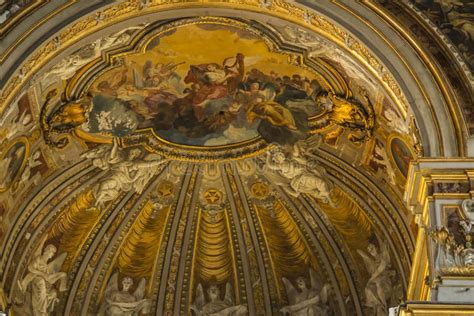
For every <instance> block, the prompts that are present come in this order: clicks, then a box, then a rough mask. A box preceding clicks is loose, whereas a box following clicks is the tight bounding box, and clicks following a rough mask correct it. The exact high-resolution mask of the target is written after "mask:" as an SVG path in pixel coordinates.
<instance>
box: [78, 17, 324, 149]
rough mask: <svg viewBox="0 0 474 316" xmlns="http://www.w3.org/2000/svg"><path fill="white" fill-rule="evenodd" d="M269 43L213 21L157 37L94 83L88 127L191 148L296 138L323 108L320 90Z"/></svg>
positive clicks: (304, 71) (308, 74)
mask: <svg viewBox="0 0 474 316" xmlns="http://www.w3.org/2000/svg"><path fill="white" fill-rule="evenodd" d="M269 46H271V45H270V44H269V43H268V42H267V41H266V40H265V39H263V38H260V37H258V36H257V35H256V34H254V33H252V32H250V31H247V30H242V29H239V28H236V27H233V26H228V25H220V24H212V23H204V24H190V25H184V26H181V27H178V28H175V29H172V30H169V31H167V32H165V33H162V34H161V35H159V36H157V37H155V38H154V39H151V40H150V41H149V42H148V44H147V46H146V49H145V50H144V51H142V52H140V53H133V54H130V55H126V56H125V57H124V58H123V62H122V63H121V64H120V65H119V66H117V67H114V68H111V69H109V70H108V71H106V72H105V73H103V74H102V75H100V76H99V77H98V78H97V79H96V80H95V81H94V83H93V84H92V86H91V88H90V89H89V93H90V94H91V95H92V96H93V98H92V101H93V106H92V109H91V111H90V113H89V123H88V125H87V126H86V130H87V131H88V132H91V133H102V134H108V135H113V136H117V137H123V136H127V135H130V134H131V133H133V132H134V131H136V130H139V129H144V128H152V129H153V130H154V132H155V133H156V135H158V136H159V137H161V138H162V139H165V140H167V141H170V142H173V143H177V144H184V145H195V146H219V145H228V144H234V143H240V142H244V141H247V140H251V139H254V138H256V137H262V138H263V139H265V140H266V141H267V142H269V143H271V142H277V143H280V144H285V143H292V142H294V141H296V140H298V139H301V138H303V137H304V136H305V134H306V131H307V130H308V117H310V116H313V115H317V114H319V113H320V112H321V111H322V109H319V108H318V106H317V105H316V102H315V101H314V100H315V97H316V95H317V94H318V93H319V92H320V91H321V86H320V85H319V83H318V81H317V80H316V79H315V75H314V73H313V72H311V71H310V70H308V69H306V68H303V67H300V66H298V65H297V64H296V63H292V58H290V56H289V55H288V54H285V53H281V52H277V51H272V50H271V49H269Z"/></svg>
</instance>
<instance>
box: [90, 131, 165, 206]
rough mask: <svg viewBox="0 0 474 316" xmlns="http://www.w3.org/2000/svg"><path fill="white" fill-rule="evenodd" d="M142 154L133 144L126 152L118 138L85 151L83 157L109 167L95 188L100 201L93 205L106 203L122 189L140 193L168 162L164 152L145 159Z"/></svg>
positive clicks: (98, 165) (122, 190) (97, 164)
mask: <svg viewBox="0 0 474 316" xmlns="http://www.w3.org/2000/svg"><path fill="white" fill-rule="evenodd" d="M141 155H142V151H141V150H140V149H139V148H132V149H130V150H128V154H125V150H123V149H121V148H120V147H119V145H118V141H117V140H116V139H115V138H114V140H113V146H112V148H110V146H101V147H98V148H95V149H93V150H90V151H88V152H86V153H84V154H82V156H81V157H83V158H88V159H92V164H93V165H94V166H96V167H98V168H100V169H102V170H106V171H109V172H108V174H107V175H106V176H105V177H104V178H103V179H102V180H101V181H100V182H99V184H98V186H97V188H96V190H95V192H94V195H95V199H96V201H95V205H94V207H93V208H101V207H103V206H104V204H105V203H106V202H108V201H112V200H114V199H115V198H117V196H118V195H119V194H120V192H128V191H131V190H133V191H135V192H136V193H139V194H140V193H141V192H142V191H143V190H144V189H145V186H146V184H147V183H148V181H150V179H151V178H152V177H153V176H154V175H155V174H156V173H158V171H159V170H161V167H162V165H163V164H165V163H166V162H167V160H165V159H164V158H163V157H161V156H157V157H156V158H155V159H150V157H145V158H144V159H141V158H140V156H141Z"/></svg>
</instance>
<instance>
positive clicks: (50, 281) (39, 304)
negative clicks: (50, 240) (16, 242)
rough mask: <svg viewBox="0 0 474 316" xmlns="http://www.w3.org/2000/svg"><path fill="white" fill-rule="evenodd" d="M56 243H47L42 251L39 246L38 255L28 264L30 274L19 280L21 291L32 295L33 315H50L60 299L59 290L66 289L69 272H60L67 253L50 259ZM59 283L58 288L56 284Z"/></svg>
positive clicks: (54, 251)
mask: <svg viewBox="0 0 474 316" xmlns="http://www.w3.org/2000/svg"><path fill="white" fill-rule="evenodd" d="M56 251H57V249H56V247H55V246H54V245H51V244H49V245H46V247H45V248H44V250H43V253H41V247H40V248H38V250H37V252H36V255H35V256H34V258H33V260H32V261H31V263H30V264H29V265H28V274H27V275H26V276H25V277H24V278H23V279H22V280H21V281H18V288H19V290H20V292H21V293H23V294H25V293H28V294H29V295H30V302H31V311H32V314H31V315H33V316H48V315H51V313H52V312H53V310H54V306H55V304H56V303H57V302H58V301H59V299H58V291H59V292H64V291H66V282H67V274H66V273H65V272H59V271H60V269H61V267H62V265H63V263H64V260H65V259H66V256H67V254H66V253H62V254H61V255H59V256H58V257H57V258H56V259H54V260H52V261H50V260H51V259H52V258H53V257H54V256H55V254H56ZM56 283H59V288H58V290H56V288H55V284H56Z"/></svg>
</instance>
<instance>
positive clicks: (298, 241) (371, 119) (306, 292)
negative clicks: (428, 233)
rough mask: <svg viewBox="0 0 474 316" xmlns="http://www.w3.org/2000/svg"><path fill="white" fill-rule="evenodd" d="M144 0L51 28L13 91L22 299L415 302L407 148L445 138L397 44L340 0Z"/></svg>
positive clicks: (367, 309) (6, 210) (12, 248)
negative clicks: (327, 11) (388, 52)
mask: <svg viewBox="0 0 474 316" xmlns="http://www.w3.org/2000/svg"><path fill="white" fill-rule="evenodd" d="M132 2H133V1H132ZM151 2H153V1H151ZM257 2H258V1H257ZM134 3H135V2H133V4H130V3H128V2H125V4H122V6H120V5H118V4H114V5H113V6H111V7H110V8H109V9H104V11H99V12H101V13H96V14H95V15H94V16H93V17H89V18H86V19H85V20H79V22H77V23H82V24H78V25H76V24H74V25H73V28H72V29H73V30H74V29H75V28H78V29H79V28H80V29H81V31H77V34H75V33H74V32H72V31H70V30H68V31H61V32H58V33H57V34H56V35H55V36H51V37H50V41H49V42H48V43H47V44H46V46H48V45H49V46H48V47H49V48H48V49H49V50H48V49H45V50H44V51H41V54H43V55H42V56H43V57H42V58H39V59H36V60H33V61H28V63H24V65H23V66H22V67H24V68H22V69H27V70H25V72H24V78H25V80H26V84H24V85H23V84H22V85H20V84H18V86H17V87H16V86H15V87H13V88H11V89H10V90H8V89H4V91H3V92H2V98H1V99H0V101H1V102H2V103H0V109H3V112H2V115H1V117H0V119H1V124H0V148H1V153H0V218H1V219H2V220H1V221H0V244H2V256H1V259H0V267H1V268H0V285H2V289H3V291H4V293H5V295H6V297H7V298H8V301H9V302H10V303H9V304H10V305H9V306H11V310H12V311H13V312H14V315H40V314H41V315H151V314H153V315H302V314H303V313H304V314H305V315H306V314H307V315H327V316H329V315H383V314H384V313H385V312H386V311H387V309H388V307H390V306H395V305H397V304H399V303H400V301H401V300H403V298H404V297H405V296H406V294H407V284H408V281H409V279H410V271H411V264H412V262H411V258H412V256H413V253H414V250H415V243H414V240H415V236H416V234H417V232H418V230H417V228H416V224H415V218H414V216H413V214H412V213H411V212H410V211H409V210H408V209H407V207H406V206H405V205H404V203H403V198H404V197H403V194H404V189H405V183H406V181H407V178H409V176H410V167H409V166H410V162H411V161H413V160H415V159H417V158H418V157H421V156H422V155H424V153H426V152H427V151H428V150H431V151H433V152H434V151H436V150H438V148H434V147H433V146H431V147H429V146H430V145H431V144H430V143H426V142H423V141H422V137H425V136H424V135H426V131H425V130H423V133H425V134H423V135H421V133H420V129H419V128H420V127H422V128H425V127H426V126H427V125H429V123H426V124H427V125H421V126H420V124H419V123H418V122H417V120H416V119H415V116H416V115H415V114H417V115H418V113H414V112H413V110H412V109H411V107H410V106H411V103H410V102H411V101H412V96H411V95H408V96H407V94H405V90H403V87H404V86H403V83H401V81H400V82H398V81H396V79H398V78H397V77H396V76H394V75H393V74H392V73H391V72H390V71H389V68H388V67H386V66H385V65H384V64H383V61H384V60H383V58H379V57H376V56H375V55H373V53H372V51H371V50H370V49H369V48H367V47H366V46H365V44H364V43H362V42H359V41H358V40H357V38H356V37H354V36H352V35H350V34H349V33H348V32H347V31H346V30H345V29H344V28H342V27H341V26H339V25H338V24H336V23H333V22H332V21H331V20H330V19H326V18H325V17H323V16H316V15H314V16H310V17H306V16H305V15H303V14H302V15H301V16H299V17H298V19H296V18H294V17H293V16H291V14H290V13H288V15H289V16H288V17H287V19H285V18H284V17H283V16H281V14H280V13H281V12H289V11H288V8H287V7H285V5H286V4H285V5H283V4H282V2H281V1H276V2H275V3H273V4H272V6H274V8H278V10H277V9H275V10H276V11H275V12H277V13H278V14H277V13H275V14H273V13H272V14H267V13H265V14H263V15H259V14H260V13H259V12H260V11H259V10H266V4H265V3H266V1H263V2H261V3H260V2H259V3H258V4H257V7H258V8H259V9H258V10H257V9H256V10H255V12H253V13H248V14H244V15H239V14H237V13H236V12H238V10H237V9H236V11H235V10H234V9H229V8H230V7H229V8H226V7H225V6H223V7H222V8H220V9H222V10H220V9H219V8H217V9H216V11H213V9H209V8H207V7H206V6H203V9H205V8H207V9H206V10H207V11H202V12H203V13H204V14H199V13H197V12H198V11H196V13H193V14H191V13H190V11H186V8H183V10H184V11H183V12H182V13H179V14H177V15H176V16H172V14H171V13H173V12H171V11H172V10H174V8H172V9H170V10H171V11H170V12H167V10H163V12H164V13H163V14H164V15H163V17H154V16H153V15H151V13H150V15H147V14H148V13H147V12H148V11H147V10H154V9H153V5H152V4H149V5H150V7H148V6H147V3H148V1H139V3H142V5H135V4H134ZM153 3H154V2H153ZM283 3H286V2H283ZM116 5H117V7H116ZM127 5H130V7H128V6H127ZM288 5H289V4H288ZM211 7H212V5H211ZM127 8H128V9H127ZM196 8H199V6H198V5H197V6H196ZM295 8H296V7H295ZM224 9H229V10H228V11H225V10H224ZM24 10H26V11H27V10H28V6H27V5H26V4H25V8H24ZM107 10H112V11H107ZM113 10H116V11H113ZM122 10H123V11H122ZM127 10H130V11H127ZM176 10H177V11H176V12H178V11H179V8H178V7H176ZM268 10H270V9H268ZM279 10H280V11H279ZM285 10H287V11H285ZM191 11H192V10H191ZM290 11H291V10H290ZM135 12H138V13H137V15H136V16H135V15H133V14H135ZM150 12H151V11H150ZM157 12H158V13H159V12H160V10H158V11H157ZM199 12H201V11H199ZM245 12H247V11H245ZM249 12H250V11H249ZM291 12H296V13H294V14H299V13H298V12H299V11H298V10H296V9H294V10H293V11H291ZM257 13H259V14H257ZM18 14H19V15H18V19H20V18H21V17H22V14H23V13H22V11H19V13H18ZM122 14H123V16H122ZM264 17H265V18H264ZM305 19H306V20H305ZM307 19H309V21H310V22H311V23H310V22H308V20H307ZM297 21H299V22H298V23H297ZM305 23H306V24H305ZM314 25H316V26H317V27H316V26H315V27H313V26H314ZM81 32H82V33H81ZM0 34H1V29H0ZM79 34H82V36H80V37H79ZM74 36H78V37H77V39H76V38H75V37H74ZM63 45H64V49H63ZM60 48H61V49H60ZM39 49H40V50H41V49H43V48H39ZM55 50H57V53H54V52H55ZM51 52H53V53H52V54H51V55H48V54H50V53H51ZM39 60H41V62H40V61H39ZM27 71H31V73H30V72H27ZM27 73H28V75H26V74H27ZM18 80H20V81H18V82H22V81H21V80H23V77H21V78H20V79H18ZM15 89H17V90H18V91H17V90H15ZM7 90H8V91H7ZM13 91H17V93H16V92H15V93H13ZM10 92H12V93H10ZM9 93H10V94H9ZM6 101H8V102H6ZM3 102H5V104H6V105H3ZM440 135H443V134H442V133H440ZM440 138H441V136H440ZM453 146H455V145H453ZM433 148H434V149H433ZM447 150H448V149H447ZM37 270H38V271H40V270H41V271H44V273H43V274H42V276H41V277H38V276H37V275H36V274H35V271H37ZM0 294H1V293H0ZM0 306H1V305H0Z"/></svg>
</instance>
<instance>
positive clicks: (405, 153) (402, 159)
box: [390, 138, 413, 178]
mask: <svg viewBox="0 0 474 316" xmlns="http://www.w3.org/2000/svg"><path fill="white" fill-rule="evenodd" d="M390 152H391V153H392V156H393V160H394V161H395V164H396V166H397V168H398V170H400V172H401V173H402V174H403V176H404V177H405V178H406V177H407V175H408V167H409V165H410V161H412V160H413V155H412V153H411V151H410V150H409V149H408V147H407V145H406V144H405V143H404V142H403V141H402V140H401V139H399V138H393V140H392V141H391V142H390Z"/></svg>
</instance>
